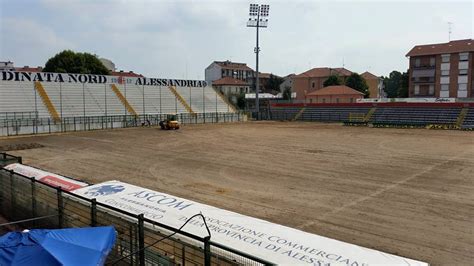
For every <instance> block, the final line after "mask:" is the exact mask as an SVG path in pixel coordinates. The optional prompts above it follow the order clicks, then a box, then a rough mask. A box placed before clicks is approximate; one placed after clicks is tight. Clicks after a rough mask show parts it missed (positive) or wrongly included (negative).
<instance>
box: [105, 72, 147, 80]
mask: <svg viewBox="0 0 474 266" xmlns="http://www.w3.org/2000/svg"><path fill="white" fill-rule="evenodd" d="M110 75H112V76H117V77H132V78H142V77H144V76H143V75H142V74H138V73H134V72H133V71H129V72H123V71H112V72H110Z"/></svg>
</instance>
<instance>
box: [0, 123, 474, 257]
mask: <svg viewBox="0 0 474 266" xmlns="http://www.w3.org/2000/svg"><path fill="white" fill-rule="evenodd" d="M21 143H39V144H41V145H44V146H45V147H43V148H38V149H31V150H22V151H14V152H11V153H13V154H15V155H20V156H23V158H24V163H26V164H30V165H33V166H37V167H40V168H43V169H45V170H49V171H51V172H56V173H59V174H63V175H66V176H73V177H76V178H79V179H83V180H86V181H89V182H94V183H97V182H101V181H107V180H114V179H116V180H122V181H125V182H129V183H132V184H136V185H139V186H144V187H148V188H150V189H155V190H158V191H162V192H166V193H170V194H173V195H177V196H181V197H184V198H188V199H192V200H195V201H198V202H202V203H206V204H210V205H214V206H217V207H220V208H224V209H229V210H232V211H236V212H239V213H242V214H246V215H250V216H255V217H258V218H263V219H266V220H269V221H272V222H275V223H280V224H284V225H288V226H291V227H295V228H299V229H302V230H304V231H308V232H311V233H315V234H319V235H323V236H327V237H330V238H335V239H339V240H342V241H346V242H349V243H354V244H357V245H361V246H365V247H369V248H374V249H378V250H381V251H385V252H388V253H392V254H398V255H401V256H405V257H410V258H414V259H418V260H422V261H427V262H429V263H431V264H432V265H472V264H473V263H474V132H462V131H439V130H425V129H373V128H363V127H343V126H340V125H334V124H318V123H290V122H258V123H256V122H254V123H243V124H225V125H222V124H221V125H215V124H214V125H188V126H184V127H183V128H182V129H181V130H179V131H161V130H159V129H157V128H135V129H118V130H110V131H94V132H78V133H69V134H62V135H50V136H33V137H21V138H14V139H0V146H3V145H11V144H21Z"/></svg>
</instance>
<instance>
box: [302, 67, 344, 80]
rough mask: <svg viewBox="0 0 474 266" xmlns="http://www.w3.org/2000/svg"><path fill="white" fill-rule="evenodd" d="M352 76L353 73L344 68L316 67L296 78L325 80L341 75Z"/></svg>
mask: <svg viewBox="0 0 474 266" xmlns="http://www.w3.org/2000/svg"><path fill="white" fill-rule="evenodd" d="M351 74H352V72H351V71H349V70H347V69H345V68H343V67H338V68H330V67H316V68H313V69H310V70H308V71H306V72H303V73H301V74H299V75H296V76H295V77H296V78H324V77H329V76H331V75H339V76H350V75H351Z"/></svg>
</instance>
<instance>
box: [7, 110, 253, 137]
mask: <svg viewBox="0 0 474 266" xmlns="http://www.w3.org/2000/svg"><path fill="white" fill-rule="evenodd" d="M166 116H167V114H146V115H138V116H134V115H115V116H85V117H65V118H63V119H61V121H60V122H55V121H54V120H53V119H51V118H20V119H3V120H1V119H0V136H16V135H25V134H42V133H54V132H71V131H88V130H101V129H113V128H126V127H140V126H158V125H159V122H160V121H161V120H164V119H165V118H166ZM243 116H244V115H243V114H242V113H195V114H189V113H180V114H177V118H178V121H179V122H180V123H181V124H184V125H186V124H206V123H229V122H239V121H242V119H243Z"/></svg>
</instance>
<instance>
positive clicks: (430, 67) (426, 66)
mask: <svg viewBox="0 0 474 266" xmlns="http://www.w3.org/2000/svg"><path fill="white" fill-rule="evenodd" d="M412 69H419V70H423V69H436V65H434V66H430V65H425V66H412Z"/></svg>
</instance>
